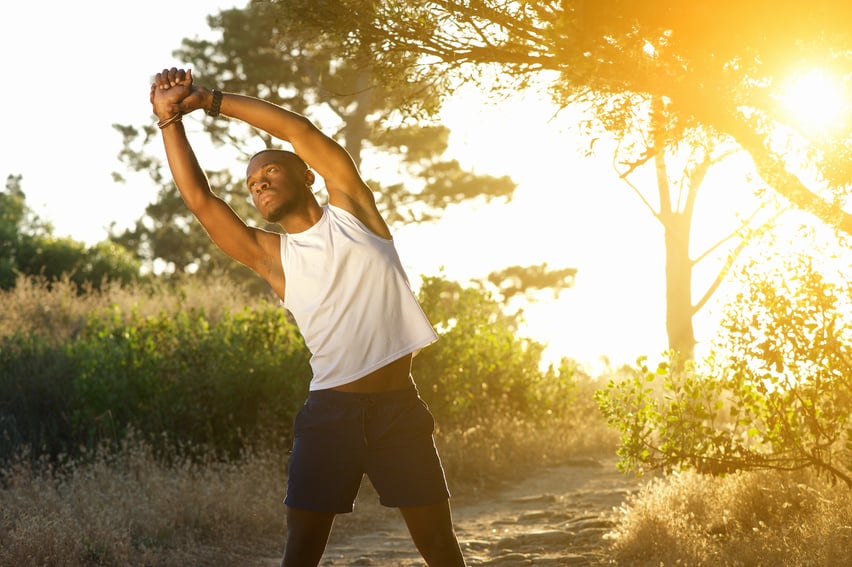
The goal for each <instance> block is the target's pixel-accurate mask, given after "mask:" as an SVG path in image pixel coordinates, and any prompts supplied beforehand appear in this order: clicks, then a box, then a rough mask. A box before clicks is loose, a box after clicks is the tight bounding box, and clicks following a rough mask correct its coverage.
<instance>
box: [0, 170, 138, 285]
mask: <svg viewBox="0 0 852 567" xmlns="http://www.w3.org/2000/svg"><path fill="white" fill-rule="evenodd" d="M19 275H24V276H30V277H43V278H45V279H46V280H47V281H48V282H53V281H57V280H58V279H60V278H62V277H68V278H69V279H70V281H72V282H73V283H74V284H76V285H77V287H78V289H79V290H80V291H81V292H82V291H83V290H84V289H85V288H87V287H90V288H93V289H98V288H100V286H101V284H102V283H103V281H104V280H105V279H109V280H113V281H119V282H124V283H127V282H130V281H132V280H134V279H135V278H137V277H138V275H139V264H138V262H136V261H135V260H134V259H133V258H131V256H130V254H129V253H128V252H127V250H126V249H124V248H122V247H121V246H118V245H116V244H114V243H112V242H109V241H104V242H100V243H98V244H96V245H95V246H94V247H91V248H89V247H87V246H86V245H85V244H84V243H82V242H78V241H75V240H73V239H71V238H60V237H56V236H54V235H53V227H52V226H51V225H50V224H49V223H46V222H44V221H42V220H41V219H40V218H39V217H38V215H36V214H35V213H34V212H33V211H32V210H31V209H30V208H29V206H28V205H27V203H26V194H25V193H24V191H23V189H22V188H21V176H11V175H10V176H9V177H8V178H7V180H6V191H5V192H0V289H10V288H12V287H14V286H15V283H16V281H17V278H18V277H19Z"/></svg>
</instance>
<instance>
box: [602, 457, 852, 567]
mask: <svg viewBox="0 0 852 567" xmlns="http://www.w3.org/2000/svg"><path fill="white" fill-rule="evenodd" d="M613 536H614V549H615V551H616V559H617V564H619V565H621V564H625V565H636V566H646V565H647V566H650V565H654V566H658V565H689V566H711V565H712V566H717V565H726V566H738V565H742V566H767V567H769V566H772V567H779V566H786V565H789V566H814V567H816V566H824V567H835V566H836V567H841V566H845V565H848V561H849V558H850V557H852V491H850V490H849V489H848V488H846V487H844V486H836V485H830V484H828V483H827V482H826V481H825V480H824V479H821V478H817V477H815V476H814V475H813V474H810V473H805V472H802V473H782V472H778V471H758V472H740V473H736V474H731V475H728V476H724V477H711V476H707V475H700V474H697V473H694V472H686V473H682V474H676V475H670V476H668V477H665V478H659V479H654V480H653V481H651V482H649V483H648V484H647V485H646V486H645V487H644V488H643V490H642V491H641V492H640V493H639V494H637V495H636V496H635V497H633V498H632V499H631V500H629V501H628V504H627V505H626V506H625V507H624V508H623V509H622V517H621V520H620V523H619V528H618V531H617V533H615V534H613Z"/></svg>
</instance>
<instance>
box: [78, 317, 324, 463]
mask: <svg viewBox="0 0 852 567" xmlns="http://www.w3.org/2000/svg"><path fill="white" fill-rule="evenodd" d="M84 336H85V338H84V339H82V340H79V341H77V342H76V343H75V345H74V346H73V356H74V358H75V359H76V360H77V361H78V364H79V366H80V373H79V376H78V377H77V382H76V391H77V395H78V396H79V399H80V402H81V403H80V404H79V406H78V407H77V408H75V413H74V416H73V419H74V424H75V425H76V426H77V427H78V428H81V429H88V435H89V437H90V438H91V439H93V440H97V439H100V438H101V437H103V436H104V435H111V434H112V433H113V431H118V437H122V432H123V430H124V429H125V428H126V427H127V426H128V425H133V426H134V427H135V428H137V429H138V430H139V431H140V432H142V433H144V434H147V435H149V436H156V435H161V434H164V435H167V436H170V437H172V438H173V440H174V441H176V442H179V443H190V444H193V445H204V446H209V447H213V448H216V449H218V450H223V451H226V452H227V453H229V454H232V455H233V454H235V453H237V452H238V451H239V450H241V449H242V448H243V446H244V444H245V443H246V440H247V439H255V440H257V439H258V437H259V436H261V434H262V435H263V436H266V437H267V439H268V438H269V437H270V436H272V438H278V439H280V438H282V437H285V438H286V437H287V435H288V432H289V421H290V420H291V419H292V416H293V415H294V412H295V411H296V409H297V408H298V407H299V406H300V405H301V402H302V400H303V398H304V395H305V392H306V390H307V384H308V381H309V378H310V370H309V368H308V357H307V351H306V349H305V347H304V343H303V342H302V340H301V336H300V335H299V334H298V332H297V331H296V328H295V326H294V325H293V324H292V323H290V322H288V321H287V319H286V316H285V314H284V312H283V311H282V310H281V309H278V308H275V307H274V306H270V307H268V308H266V309H263V310H248V309H246V310H244V311H242V312H241V313H237V314H235V315H227V314H226V315H225V316H224V317H223V318H222V319H221V320H220V321H219V322H218V323H215V324H213V325H211V324H210V322H209V321H208V319H207V318H206V317H205V316H204V313H203V312H200V311H194V310H190V311H188V312H178V313H175V314H170V313H163V314H161V315H159V316H149V317H144V318H143V317H139V316H136V317H133V318H132V319H131V321H130V322H129V323H125V322H124V321H123V320H122V319H121V317H120V315H119V314H116V317H115V318H114V319H112V320H109V319H105V318H93V319H92V321H91V322H90V325H89V327H88V328H87V329H86V330H85V332H84Z"/></svg>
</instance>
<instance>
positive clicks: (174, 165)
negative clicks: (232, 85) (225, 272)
mask: <svg viewBox="0 0 852 567" xmlns="http://www.w3.org/2000/svg"><path fill="white" fill-rule="evenodd" d="M202 95H203V93H202V92H200V91H198V90H195V89H193V86H192V74H191V72H189V71H186V72H183V71H178V70H176V69H171V70H164V71H163V72H161V73H158V74H157V76H156V78H155V82H154V84H153V85H152V86H151V97H150V98H151V104H152V106H153V110H154V114H156V115H157V117H158V118H159V119H160V122H159V125H160V127H161V131H162V135H163V144H164V146H165V150H166V157H167V158H168V163H169V168H170V169H171V173H172V177H173V178H174V181H175V184H176V185H177V187H178V190H179V191H180V194H181V196H182V197H183V200H184V202H185V203H186V206H187V207H188V208H189V210H190V211H191V212H192V213H193V214H194V215H195V217H196V218H197V219H198V220H199V222H201V224H202V225H203V226H204V228H205V230H206V231H207V233H208V234H209V235H210V238H211V239H212V240H213V242H214V243H215V244H216V245H217V246H219V248H221V249H222V251H224V252H225V253H226V254H228V255H229V256H230V257H232V258H233V259H235V260H236V261H238V262H240V263H242V264H244V265H246V266H248V267H249V268H251V269H252V270H254V271H255V272H256V273H257V274H258V275H260V276H261V277H262V278H264V279H265V280H266V281H268V282H269V283H270V285H272V287H273V289H274V290H275V291H276V293H278V295H279V296H282V297H283V291H284V272H283V269H282V267H281V259H280V254H279V241H280V237H279V236H278V235H277V234H274V233H271V232H268V231H264V230H260V229H257V228H253V227H249V226H247V225H246V223H245V222H244V221H243V220H242V219H241V218H240V217H239V216H238V215H237V214H236V213H235V212H234V211H233V209H231V207H230V206H229V205H228V204H227V203H226V202H225V201H224V200H222V199H221V198H220V197H219V196H217V195H216V194H215V193H213V191H212V190H211V188H210V183H209V181H208V180H207V176H206V175H205V174H204V171H203V170H202V169H201V167H200V166H199V164H198V160H197V159H196V157H195V152H193V150H192V146H191V145H190V143H189V140H188V139H187V137H186V131H185V130H184V127H183V123H182V121H181V115H182V114H183V113H184V112H185V111H184V109H185V108H187V107H191V106H193V105H197V104H200V103H201V102H202V101H203V96H202Z"/></svg>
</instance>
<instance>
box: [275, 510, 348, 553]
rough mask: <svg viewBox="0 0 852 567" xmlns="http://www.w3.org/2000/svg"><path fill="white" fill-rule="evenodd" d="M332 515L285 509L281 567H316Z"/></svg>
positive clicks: (326, 540) (326, 537)
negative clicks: (285, 518) (284, 541)
mask: <svg viewBox="0 0 852 567" xmlns="http://www.w3.org/2000/svg"><path fill="white" fill-rule="evenodd" d="M334 516H335V514H334V513H326V512H312V511H310V510H300V509H298V508H290V507H289V506H288V507H287V542H286V543H285V544H284V557H283V558H282V559H281V567H316V565H318V564H319V561H320V559H322V554H323V552H324V551H325V546H326V544H327V543H328V536H329V534H330V533H331V525H332V524H333V523H334Z"/></svg>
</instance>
